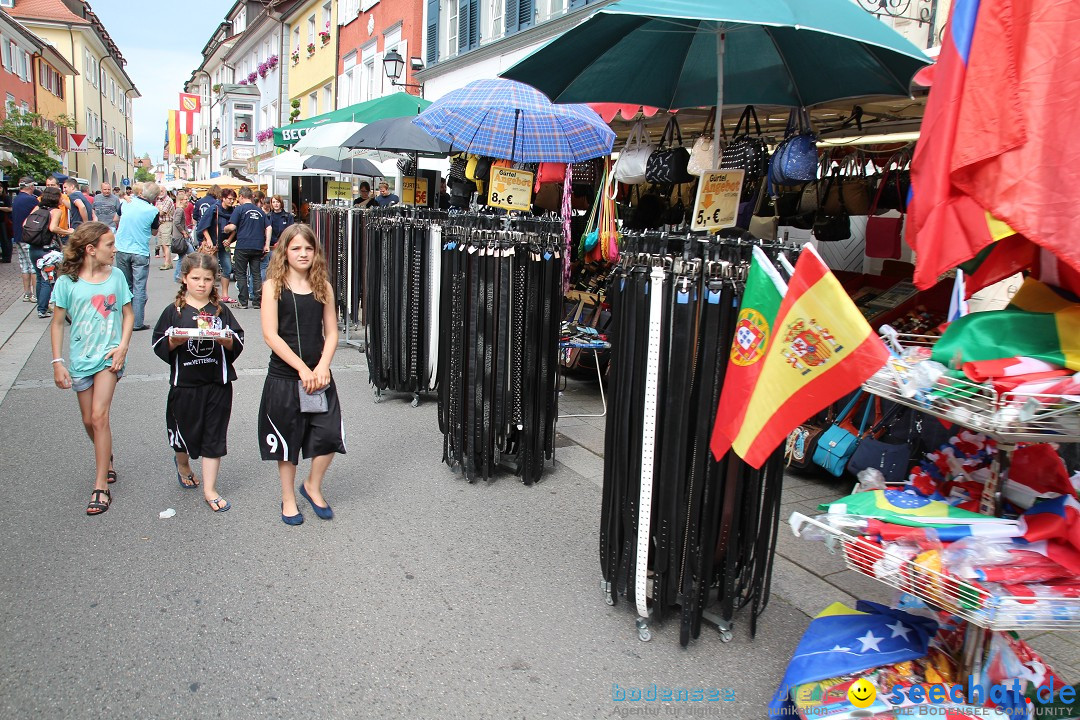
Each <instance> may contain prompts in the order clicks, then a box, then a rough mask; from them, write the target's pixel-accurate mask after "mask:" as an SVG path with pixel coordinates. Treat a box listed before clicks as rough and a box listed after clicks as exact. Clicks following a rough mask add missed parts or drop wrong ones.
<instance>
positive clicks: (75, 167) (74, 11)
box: [8, 0, 139, 190]
mask: <svg viewBox="0 0 1080 720" xmlns="http://www.w3.org/2000/svg"><path fill="white" fill-rule="evenodd" d="M8 13H9V14H10V15H12V17H14V18H15V19H17V20H18V21H19V22H20V23H22V24H23V25H24V26H25V27H26V28H27V29H29V30H30V31H31V32H33V33H34V34H35V35H37V36H38V37H40V38H41V39H42V40H44V41H45V42H47V43H49V44H50V45H52V46H53V48H55V49H56V51H57V52H58V53H59V54H60V55H62V56H63V57H64V60H66V61H67V62H68V63H69V64H71V65H72V66H74V67H75V68H76V69H78V71H79V75H77V76H75V77H73V78H72V79H71V81H70V82H69V83H68V86H67V90H68V91H69V92H66V93H65V95H66V97H65V98H64V102H65V104H66V108H67V109H66V111H65V112H66V114H67V115H69V116H71V118H72V119H73V120H74V121H75V126H76V127H75V129H74V130H73V131H72V132H75V133H79V134H85V135H88V136H89V145H88V149H87V150H86V151H85V152H70V151H69V152H67V153H66V157H65V160H64V169H65V171H66V172H67V174H69V175H75V176H77V177H82V178H86V179H87V180H89V181H90V187H91V189H94V190H96V189H97V188H98V186H99V185H100V184H101V183H102V182H105V181H108V182H109V183H112V184H113V185H117V184H119V183H120V181H121V180H122V179H123V178H130V177H131V175H132V173H133V172H134V168H133V166H132V160H133V159H134V158H133V157H132V140H131V134H132V123H131V101H132V99H133V98H137V97H139V91H138V90H136V89H135V85H134V83H133V82H132V81H131V78H130V77H128V74H127V72H126V71H125V70H124V66H125V65H126V64H127V61H126V60H124V57H123V55H121V54H120V49H119V48H118V47H117V46H116V43H114V42H113V40H112V38H111V37H109V33H108V32H107V31H106V30H105V26H104V25H103V24H102V22H101V20H100V18H98V16H97V15H96V14H94V12H93V11H92V10H91V9H90V6H89V5H86V4H85V3H78V4H76V3H71V2H64V1H63V0H33V1H32V2H28V1H27V0H15V2H14V7H12V8H9V9H8Z"/></svg>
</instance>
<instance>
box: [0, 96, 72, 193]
mask: <svg viewBox="0 0 1080 720" xmlns="http://www.w3.org/2000/svg"><path fill="white" fill-rule="evenodd" d="M48 119H49V118H46V117H45V116H43V115H40V114H38V113H34V112H20V111H19V110H17V109H16V108H15V107H14V106H10V105H9V106H8V112H7V117H5V118H4V120H3V122H0V135H6V136H7V137H9V138H11V139H13V140H17V141H18V142H20V143H22V144H23V145H27V146H29V147H32V148H34V150H35V152H33V153H26V152H16V153H14V155H15V159H16V160H18V161H19V169H18V173H19V174H20V175H30V176H31V177H33V178H34V179H36V180H38V181H39V182H41V181H44V179H45V177H46V176H47V175H49V174H50V173H54V172H59V170H60V168H61V167H62V165H61V163H60V161H59V160H57V159H56V158H54V157H53V155H58V154H59V153H60V148H59V146H57V144H56V134H55V133H54V132H53V131H50V130H46V129H45V128H44V127H42V123H43V122H44V121H45V120H48ZM53 122H55V123H56V124H57V125H60V126H62V127H67V128H69V129H70V128H74V127H75V123H74V122H72V120H71V118H69V117H68V116H67V115H61V116H60V117H58V118H56V119H55V120H53Z"/></svg>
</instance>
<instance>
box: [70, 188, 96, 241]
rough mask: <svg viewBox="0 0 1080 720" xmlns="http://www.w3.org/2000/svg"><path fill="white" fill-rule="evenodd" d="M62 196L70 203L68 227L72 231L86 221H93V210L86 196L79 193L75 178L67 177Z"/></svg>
mask: <svg viewBox="0 0 1080 720" xmlns="http://www.w3.org/2000/svg"><path fill="white" fill-rule="evenodd" d="M64 194H65V195H67V196H68V200H70V201H71V210H70V211H69V212H68V226H70V227H71V229H72V230H74V229H76V228H78V227H79V226H80V225H82V224H83V223H84V222H86V221H87V220H93V219H94V208H93V207H92V206H91V204H90V201H89V200H88V199H87V198H86V196H85V195H83V194H82V193H81V192H79V184H78V183H76V182H75V178H70V177H69V178H68V179H67V180H65V181H64Z"/></svg>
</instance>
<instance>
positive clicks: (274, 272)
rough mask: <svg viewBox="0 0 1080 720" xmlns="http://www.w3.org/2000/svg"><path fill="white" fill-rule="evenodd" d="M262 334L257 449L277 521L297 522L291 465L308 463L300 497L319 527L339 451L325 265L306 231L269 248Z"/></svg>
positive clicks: (301, 228) (292, 231) (334, 334)
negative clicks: (273, 484) (264, 356)
mask: <svg viewBox="0 0 1080 720" xmlns="http://www.w3.org/2000/svg"><path fill="white" fill-rule="evenodd" d="M261 312H262V331H263V337H264V338H265V339H266V344H267V345H269V346H270V350H271V355H270V367H269V370H268V372H267V375H266V383H265V384H264V385H263V395H262V403H261V405H260V407H259V448H260V452H261V454H262V459H263V460H276V461H277V465H278V474H279V475H280V476H281V519H282V521H283V522H284V523H285V524H287V525H299V524H300V523H302V522H304V516H303V515H301V514H300V510H299V508H297V505H296V466H297V465H298V464H299V462H300V454H301V452H303V455H304V457H305V458H311V472H310V474H309V475H308V478H307V480H305V481H304V482H303V483H302V484H301V485H300V494H301V495H303V496H304V498H305V499H306V500H307V501H308V502H309V503H311V509H312V510H314V511H315V514H316V515H318V516H319V517H320V518H321V519H323V520H329V519H330V518H332V517H333V516H334V511H333V510H331V509H330V505H329V504H328V503H327V502H326V500H325V498H324V497H323V493H322V483H323V477H324V476H325V475H326V470H327V468H329V467H330V461H331V460H333V458H334V453H344V452H345V428H344V426H343V425H342V422H341V407H340V405H339V404H338V396H337V388H336V387H335V385H334V379H333V377H332V376H331V374H330V362H331V361H332V360H333V359H334V352H335V351H336V350H337V344H338V330H337V311H336V310H335V307H334V291H333V288H331V287H330V282H329V280H328V279H327V273H326V258H325V257H323V253H322V250H321V248H320V247H319V244H318V242H316V238H315V233H314V232H313V231H312V229H311V227H310V226H308V225H304V224H298V225H290V226H289V227H287V228H285V230H284V231H283V232H282V233H281V240H280V241H278V244H277V245H276V246H275V247H274V251H273V254H272V256H271V258H270V266H269V268H267V272H266V284H265V285H264V286H263V303H262V311H261Z"/></svg>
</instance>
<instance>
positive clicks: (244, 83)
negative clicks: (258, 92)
mask: <svg viewBox="0 0 1080 720" xmlns="http://www.w3.org/2000/svg"><path fill="white" fill-rule="evenodd" d="M236 84H237V85H247V84H248V81H247V80H246V79H245V80H241V81H240V82H238V83H236Z"/></svg>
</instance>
